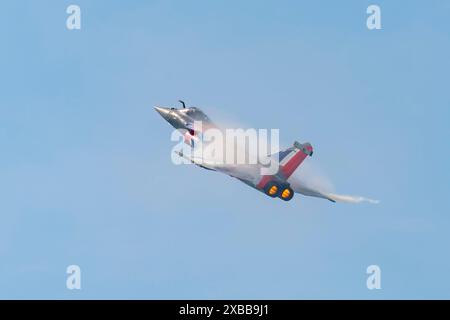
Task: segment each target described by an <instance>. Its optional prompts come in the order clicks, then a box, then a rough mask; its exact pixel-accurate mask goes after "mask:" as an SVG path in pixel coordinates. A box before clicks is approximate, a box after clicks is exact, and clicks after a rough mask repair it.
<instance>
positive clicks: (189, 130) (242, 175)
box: [155, 100, 335, 202]
mask: <svg viewBox="0 0 450 320" xmlns="http://www.w3.org/2000/svg"><path fill="white" fill-rule="evenodd" d="M179 102H180V103H181V104H182V107H181V108H179V109H177V108H173V107H169V108H164V107H155V110H156V111H157V112H158V113H159V114H160V115H161V116H162V117H163V118H164V119H165V120H166V121H167V122H169V123H170V124H171V125H172V126H173V127H174V128H175V129H177V130H179V131H180V132H181V133H182V134H183V135H184V142H185V143H186V144H189V145H191V146H192V147H194V146H195V143H196V141H198V139H200V138H199V135H200V132H196V130H195V128H194V123H195V122H196V121H201V122H202V130H206V129H209V128H218V127H217V126H216V125H215V124H214V123H213V122H212V121H211V119H210V118H209V117H208V116H207V115H206V114H205V113H204V112H203V111H202V110H200V109H199V108H196V107H186V104H185V103H184V102H183V101H182V100H179ZM175 152H176V153H177V154H178V155H179V156H180V157H183V158H185V159H187V160H188V161H190V162H191V163H193V164H196V165H197V166H199V167H201V168H203V169H207V170H212V171H218V172H222V173H225V174H227V175H229V176H231V177H234V178H236V179H238V180H240V181H242V182H244V183H245V184H247V185H248V186H251V187H253V188H255V189H257V190H259V191H261V192H263V193H264V194H266V195H267V196H269V197H271V198H279V199H282V200H284V201H289V200H291V199H292V198H293V197H294V194H295V193H301V194H303V195H307V196H313V197H319V198H324V199H327V200H330V201H332V202H335V200H334V199H332V198H331V197H330V196H329V195H327V194H324V193H322V192H319V191H317V190H312V189H309V188H306V187H303V186H297V185H296V186H292V185H291V182H290V181H289V178H290V177H291V175H292V174H293V173H294V171H295V170H296V169H297V168H298V167H299V166H300V165H301V164H302V162H303V161H304V160H305V159H306V158H307V157H308V156H309V157H310V156H312V155H313V147H312V146H311V144H310V143H308V142H306V143H299V142H297V141H295V142H294V143H293V145H292V146H291V147H289V148H287V149H285V150H282V151H280V152H278V153H276V154H274V155H269V156H270V157H273V158H274V159H276V161H278V163H277V165H278V171H277V172H276V173H275V174H272V175H263V174H261V170H260V169H261V167H262V164H260V163H257V164H210V163H208V162H205V161H202V160H204V159H199V158H195V157H194V156H192V155H190V156H188V155H185V154H184V153H183V152H182V151H175Z"/></svg>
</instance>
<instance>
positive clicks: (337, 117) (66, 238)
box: [0, 0, 450, 299]
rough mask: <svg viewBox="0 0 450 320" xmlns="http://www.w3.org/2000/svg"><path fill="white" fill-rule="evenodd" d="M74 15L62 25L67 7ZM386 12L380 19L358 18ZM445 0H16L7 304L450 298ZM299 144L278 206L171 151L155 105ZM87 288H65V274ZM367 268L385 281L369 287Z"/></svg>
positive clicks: (3, 223)
mask: <svg viewBox="0 0 450 320" xmlns="http://www.w3.org/2000/svg"><path fill="white" fill-rule="evenodd" d="M72 3H76V4H78V5H79V6H80V7H81V11H82V13H81V14H82V22H81V23H82V28H81V30H76V31H69V30H67V29H66V27H65V22H66V17H67V14H66V12H65V11H66V7H67V6H68V5H69V4H72ZM372 3H375V4H378V5H379V6H380V7H381V15H382V30H374V31H369V30H368V29H367V28H366V17H367V14H366V8H367V6H368V5H370V4H372ZM449 13H450V5H449V3H447V2H446V1H402V2H400V1H395V2H394V1H376V2H372V1H371V2H369V1H345V3H341V2H340V3H339V4H338V3H337V2H332V1H281V2H280V1H189V2H187V1H81V0H80V1H24V0H20V1H9V2H8V3H4V4H2V10H1V12H0V35H1V39H2V50H1V51H0V61H1V73H0V85H1V88H2V94H1V95H0V146H1V148H2V153H1V157H0V192H1V195H2V196H1V198H0V261H1V262H0V298H58V299H60V298H61V299H79V298H87V299H90V298H125V299H129V298H137V299H146V298H150V299H163V298H169V299H170V298H172V299H179V298H190V299H197V298H208V299H210V298H211V299H213V298H264V299H282V298H285V299H309V298H325V299H329V298H343V299H347V298H358V299H381V298H387V299H392V298H447V299H448V298H450V295H449V292H450V290H449V289H450V275H449V270H450V256H449V250H448V245H449V243H450V235H449V232H448V230H449V228H450V218H449V213H450V210H449V209H450V208H449V204H448V194H449V184H448V182H449V180H450V174H449V170H448V164H449V155H450V150H449V148H448V141H447V140H448V138H449V137H450V134H449V133H450V132H449V119H450V95H449V91H448V83H449V74H450V62H449V59H448V57H449V56H450V24H449V22H448V17H449ZM180 98H183V99H184V100H186V101H187V102H188V103H189V104H194V105H196V106H199V107H202V108H203V109H204V110H205V111H206V112H208V113H209V114H210V116H211V117H212V118H213V119H214V118H215V117H216V118H220V117H228V118H229V119H232V120H233V121H237V122H239V123H242V124H245V125H247V126H251V127H256V128H280V130H281V131H280V135H281V141H282V144H283V145H285V146H288V145H289V144H291V143H292V141H294V140H299V141H310V142H311V143H312V144H313V146H314V148H315V153H314V156H313V157H312V158H311V159H308V161H309V162H311V163H314V165H316V166H317V167H319V168H320V170H321V171H322V172H323V173H324V174H326V176H327V177H328V178H329V179H330V181H332V182H333V185H334V187H335V188H336V191H337V192H338V193H344V194H358V195H364V196H368V197H372V198H376V199H380V200H381V203H380V204H378V205H371V204H359V205H350V204H343V203H336V204H332V203H331V202H328V201H324V200H321V199H314V198H307V197H301V196H296V197H295V198H294V199H293V200H292V201H290V202H288V203H285V202H282V201H273V199H270V198H269V197H266V196H264V195H263V194H261V193H259V192H256V191H255V190H253V189H250V188H248V187H247V186H245V185H244V184H241V183H239V182H238V181H235V180H232V179H231V178H229V177H227V176H223V175H220V174H215V173H211V172H206V171H202V170H201V169H200V168H195V167H191V166H174V165H173V164H172V162H171V161H170V152H171V149H172V147H173V142H171V141H170V133H171V129H170V127H169V125H168V124H167V123H165V122H164V121H163V120H162V119H161V117H160V116H159V115H158V114H157V113H156V112H154V110H153V106H154V105H173V104H176V101H177V100H178V99H180ZM71 264H77V265H79V266H80V267H81V270H82V289H81V290H79V291H76V290H73V291H70V290H68V289H66V286H65V284H66V276H67V275H66V273H65V271H66V267H67V266H68V265H71ZM371 264H376V265H379V266H380V268H381V270H382V280H381V286H382V289H381V290H368V289H367V288H366V278H367V275H366V268H367V266H369V265H371Z"/></svg>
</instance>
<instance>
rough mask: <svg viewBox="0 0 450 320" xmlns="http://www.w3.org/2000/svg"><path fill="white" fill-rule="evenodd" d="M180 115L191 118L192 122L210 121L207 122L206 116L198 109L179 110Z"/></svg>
mask: <svg viewBox="0 0 450 320" xmlns="http://www.w3.org/2000/svg"><path fill="white" fill-rule="evenodd" d="M179 111H180V113H183V114H185V115H187V116H189V117H191V118H192V119H194V120H198V121H211V120H209V118H208V116H207V115H206V114H205V113H204V112H203V111H202V110H200V109H199V108H196V107H191V108H186V109H180V110H179Z"/></svg>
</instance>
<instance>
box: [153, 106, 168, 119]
mask: <svg viewBox="0 0 450 320" xmlns="http://www.w3.org/2000/svg"><path fill="white" fill-rule="evenodd" d="M155 110H156V111H157V112H158V113H159V114H160V115H161V117H163V118H164V119H167V116H168V115H169V111H170V109H168V108H161V107H155Z"/></svg>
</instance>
